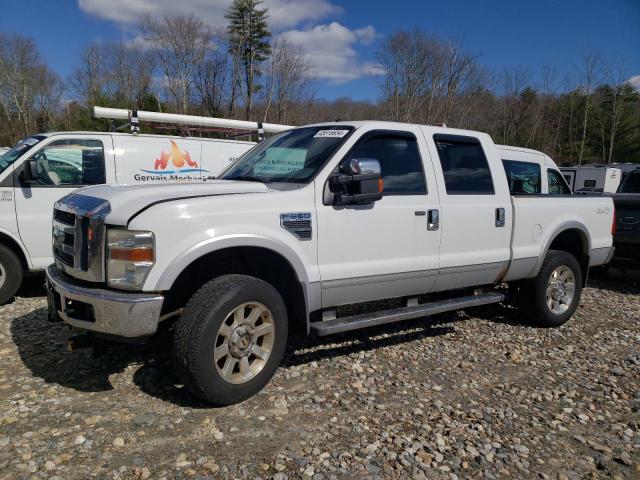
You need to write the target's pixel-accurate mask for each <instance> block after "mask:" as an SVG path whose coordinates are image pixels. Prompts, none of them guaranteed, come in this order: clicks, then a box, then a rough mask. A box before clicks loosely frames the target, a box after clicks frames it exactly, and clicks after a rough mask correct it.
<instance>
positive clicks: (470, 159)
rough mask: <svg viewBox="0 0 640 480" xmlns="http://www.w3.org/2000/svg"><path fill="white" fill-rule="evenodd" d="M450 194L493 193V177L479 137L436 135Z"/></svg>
mask: <svg viewBox="0 0 640 480" xmlns="http://www.w3.org/2000/svg"><path fill="white" fill-rule="evenodd" d="M433 139H434V141H435V143H436V147H437V149H438V156H439V157H440V164H441V165H442V173H443V174H444V183H445V186H446V188H447V193H448V194H449V195H493V194H494V193H495V192H494V189H493V180H492V178H491V170H489V164H488V162H487V157H486V156H485V154H484V151H483V150H482V145H481V144H480V140H478V139H477V138H474V137H466V136H461V135H441V134H436V135H434V136H433Z"/></svg>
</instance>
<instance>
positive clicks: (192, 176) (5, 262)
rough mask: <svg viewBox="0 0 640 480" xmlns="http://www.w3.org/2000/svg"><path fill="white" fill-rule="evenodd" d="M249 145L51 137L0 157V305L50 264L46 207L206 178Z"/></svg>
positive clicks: (117, 136)
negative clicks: (71, 197) (66, 199)
mask: <svg viewBox="0 0 640 480" xmlns="http://www.w3.org/2000/svg"><path fill="white" fill-rule="evenodd" d="M253 145H255V144H254V143H253V142H245V141H236V140H215V139H201V138H192V137H172V136H165V135H132V134H130V133H101V132H54V133H44V134H40V135H32V136H30V137H27V138H25V139H23V140H21V141H20V142H18V144H17V145H16V146H15V147H14V148H13V149H11V150H10V151H8V152H6V153H5V154H4V155H2V156H0V304H2V303H5V302H7V301H8V300H10V299H11V298H12V297H13V296H14V295H15V293H16V292H17V291H18V288H19V287H20V284H21V282H22V278H23V274H24V272H25V271H28V270H43V269H44V268H45V267H46V266H47V265H49V264H51V263H52V262H53V258H52V253H51V220H52V218H51V217H52V212H53V204H54V202H56V201H57V200H59V199H60V198H62V197H63V196H65V195H67V194H69V193H71V192H72V191H73V190H75V189H77V188H80V187H83V186H87V185H97V184H103V183H106V184H112V185H113V184H125V185H146V184H149V183H160V182H202V181H206V180H207V179H210V178H213V177H214V176H215V175H216V174H218V173H219V172H220V171H221V170H222V169H223V168H224V167H226V166H227V165H228V164H229V162H232V161H234V160H235V159H236V158H238V157H239V156H241V155H242V154H243V153H244V152H246V151H247V150H248V149H250V148H251V147H252V146H253Z"/></svg>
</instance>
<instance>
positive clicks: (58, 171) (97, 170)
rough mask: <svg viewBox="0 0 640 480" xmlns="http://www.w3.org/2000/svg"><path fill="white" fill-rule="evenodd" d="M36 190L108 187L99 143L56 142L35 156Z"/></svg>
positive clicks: (93, 141) (77, 140)
mask: <svg viewBox="0 0 640 480" xmlns="http://www.w3.org/2000/svg"><path fill="white" fill-rule="evenodd" d="M30 160H33V161H34V162H35V167H36V176H35V183H34V184H33V186H38V185H40V186H83V185H98V184H101V183H105V171H104V149H103V147H102V142H101V141H100V140H88V139H68V140H56V141H54V142H51V143H50V144H48V145H46V146H44V147H43V148H42V149H41V150H39V151H38V152H36V153H35V154H34V155H33V156H32V157H31V158H30Z"/></svg>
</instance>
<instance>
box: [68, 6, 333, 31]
mask: <svg viewBox="0 0 640 480" xmlns="http://www.w3.org/2000/svg"><path fill="white" fill-rule="evenodd" d="M230 4H231V0H78V6H79V7H80V9H81V10H82V11H83V12H85V13H86V14H89V15H93V16H96V17H100V18H104V19H106V20H112V21H114V22H116V23H120V24H125V25H131V24H135V23H137V22H138V21H139V19H140V16H141V15H142V14H143V13H145V12H151V13H152V14H154V15H169V16H175V15H190V14H192V13H193V14H194V15H196V16H197V17H198V18H200V19H201V20H202V21H203V22H205V23H206V24H208V25H210V26H212V27H218V28H220V27H224V26H225V25H226V24H227V20H226V19H225V18H224V14H225V12H226V10H227V8H228V7H229V5H230ZM264 6H265V7H267V8H268V9H269V25H270V26H271V28H273V29H275V30H279V29H282V28H290V27H293V26H295V25H298V24H300V23H301V22H304V21H315V20H320V19H322V18H326V17H327V16H330V15H334V14H338V13H341V12H342V9H341V8H340V7H339V6H337V5H334V4H333V3H331V2H330V1H329V0H264Z"/></svg>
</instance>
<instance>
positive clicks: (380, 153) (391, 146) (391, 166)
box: [346, 132, 427, 195]
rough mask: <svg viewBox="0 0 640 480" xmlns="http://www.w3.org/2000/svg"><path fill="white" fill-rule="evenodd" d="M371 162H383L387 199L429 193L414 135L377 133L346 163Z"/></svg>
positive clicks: (355, 150)
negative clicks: (364, 160)
mask: <svg viewBox="0 0 640 480" xmlns="http://www.w3.org/2000/svg"><path fill="white" fill-rule="evenodd" d="M352 158H358V159H364V158H371V159H376V160H378V161H379V162H380V170H381V172H382V179H383V181H384V194H385V195H423V194H425V193H427V187H426V184H425V179H424V170H423V168H422V158H421V157H420V152H419V150H418V142H417V141H416V137H415V136H414V135H413V134H411V133H406V134H404V133H399V134H396V133H387V132H385V133H376V134H374V135H372V136H368V137H365V138H363V139H361V140H360V141H359V142H358V143H357V144H356V145H355V147H354V148H353V150H352V151H351V153H350V154H349V155H348V156H347V157H346V160H347V161H348V160H350V159H352Z"/></svg>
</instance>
